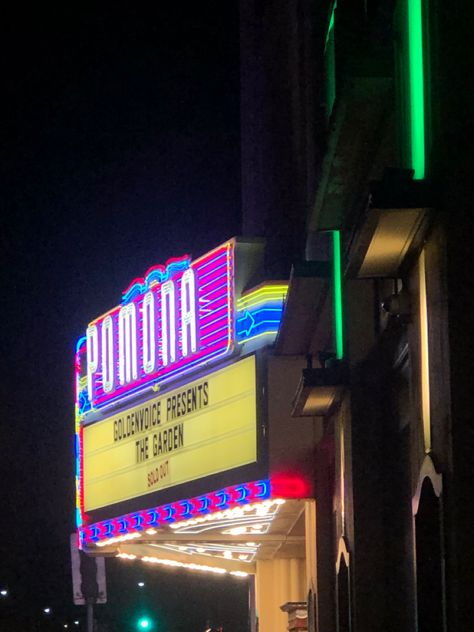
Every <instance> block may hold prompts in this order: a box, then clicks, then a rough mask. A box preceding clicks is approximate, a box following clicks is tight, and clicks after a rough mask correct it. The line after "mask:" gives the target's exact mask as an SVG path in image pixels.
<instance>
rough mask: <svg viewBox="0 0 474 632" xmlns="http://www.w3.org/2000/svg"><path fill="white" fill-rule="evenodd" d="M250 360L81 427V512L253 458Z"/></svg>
mask: <svg viewBox="0 0 474 632" xmlns="http://www.w3.org/2000/svg"><path fill="white" fill-rule="evenodd" d="M256 410H257V405H256V374H255V357H254V356H251V357H248V358H246V359H244V360H241V361H240V362H237V363H235V364H232V365H230V366H228V367H226V368H224V369H221V370H219V371H216V372H214V373H210V374H209V375H206V376H203V377H200V378H199V379H197V380H194V381H193V382H190V383H189V384H186V385H184V386H182V387H181V388H178V389H175V390H173V391H170V392H168V393H166V394H165V395H162V396H160V397H156V398H154V399H151V400H149V401H147V402H145V403H143V404H141V405H137V406H134V407H133V408H129V409H128V410H125V411H123V412H121V413H117V414H116V415H113V416H112V417H109V418H108V419H104V420H103V421H99V422H97V423H94V424H91V425H90V426H85V427H84V444H83V445H84V494H85V510H86V511H91V510H93V509H98V508H99V507H105V506H107V505H111V504H113V503H117V502H121V501H124V500H129V499H130V498H135V497H137V496H142V495H143V494H148V493H151V492H155V491H157V490H160V489H166V488H168V487H172V486H174V485H179V484H181V483H186V482H188V481H192V480H196V479H198V478H202V477H204V476H209V475H211V474H217V473H218V472H224V471H226V470H230V469H232V468H234V467H239V466H242V465H247V464H249V463H254V462H255V461H256V460H257V432H256V427H257V426H256V414H257V413H256Z"/></svg>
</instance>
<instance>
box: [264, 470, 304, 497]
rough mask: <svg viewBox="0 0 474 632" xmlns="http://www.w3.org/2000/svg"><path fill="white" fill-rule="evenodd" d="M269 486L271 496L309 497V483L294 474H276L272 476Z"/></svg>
mask: <svg viewBox="0 0 474 632" xmlns="http://www.w3.org/2000/svg"><path fill="white" fill-rule="evenodd" d="M270 486H271V497H272V498H310V497H311V488H312V485H311V483H310V482H309V481H308V480H307V479H305V478H303V477H302V476H298V475H296V474H277V475H275V476H272V479H271V482H270Z"/></svg>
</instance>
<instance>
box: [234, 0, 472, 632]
mask: <svg viewBox="0 0 474 632" xmlns="http://www.w3.org/2000/svg"><path fill="white" fill-rule="evenodd" d="M469 17H470V16H469V11H468V9H467V7H465V6H463V4H462V3H461V2H454V3H449V6H448V5H447V3H441V2H436V1H435V2H427V1H425V0H397V1H388V0H378V1H375V0H374V1H369V2H367V1H364V2H362V0H360V1H353V2H351V1H348V0H338V1H337V2H336V1H334V2H320V3H316V2H312V1H310V0H299V1H295V2H280V1H274V2H273V1H272V2H266V3H261V2H256V1H255V2H252V1H248V2H242V3H241V37H242V39H241V42H242V43H241V77H242V173H243V178H242V185H243V195H242V199H243V214H244V230H246V231H248V232H249V233H251V234H253V235H259V236H262V237H265V239H266V240H267V251H266V260H265V268H264V271H263V274H264V275H266V276H267V277H268V278H271V277H272V275H276V276H277V277H279V278H286V277H288V276H289V278H290V282H289V289H288V295H287V298H286V303H285V310H284V315H283V320H282V324H281V328H280V331H279V334H278V336H277V339H276V343H275V346H274V350H273V352H274V353H275V355H276V356H277V357H286V358H291V357H294V358H296V357H299V358H306V362H307V364H306V369H304V370H303V371H302V373H301V376H300V381H299V385H298V386H297V388H296V389H295V392H294V402H293V422H292V423H293V427H294V428H296V427H297V426H298V424H299V423H301V422H302V420H303V419H305V418H306V419H307V418H311V419H313V420H314V422H315V423H316V422H317V421H316V420H319V422H321V424H322V426H321V428H322V430H321V434H320V439H319V441H318V442H317V446H316V448H315V451H314V482H315V485H314V489H315V493H314V496H315V499H316V500H315V508H316V509H315V515H314V516H313V518H312V520H310V521H309V522H307V531H306V555H307V565H306V568H307V577H306V594H304V595H300V597H299V598H300V599H301V600H305V601H307V604H308V608H309V618H308V624H309V626H310V628H311V629H312V630H320V631H321V632H323V631H324V632H325V631H327V630H338V631H341V632H342V631H348V630H354V631H359V630H360V631H362V630H364V632H367V631H368V630H374V631H375V630H377V631H378V630H406V631H407V632H408V631H413V632H414V631H415V630H419V631H421V630H423V631H424V630H430V631H434V630H436V631H438V630H439V631H440V632H441V631H445V630H456V631H458V630H459V631H460V630H470V629H472V621H473V612H472V609H473V600H472V594H473V577H472V576H473V573H472V556H473V547H472V544H471V543H470V539H471V538H470V524H471V518H472V516H473V515H474V513H473V508H472V503H473V500H472V484H471V473H470V469H471V464H472V454H473V448H474V445H473V442H474V433H473V431H472V427H473V425H472V424H473V417H472V394H471V393H472V387H471V383H470V382H471V375H472V373H473V371H472V369H473V366H472V364H473V360H472V358H473V354H472V352H471V351H472V349H471V348H472V345H473V341H474V335H473V328H472V325H471V322H470V320H471V319H470V312H471V306H472V291H471V290H472V281H471V279H470V266H469V261H470V238H469V235H470V226H471V223H470V221H469V220H470V217H469V216H470V208H471V200H472V196H471V184H470V174H471V173H472V149H471V146H470V143H469V141H468V138H467V133H466V132H467V129H466V121H467V120H468V119H469V118H470V114H469V112H470V105H471V104H472V88H467V87H466V81H465V77H466V74H465V73H466V71H467V67H466V66H467V63H466V60H467V59H468V57H469V54H468V49H469V33H468V27H467V24H468V23H469V19H468V18H469ZM339 265H340V270H341V275H340V277H341V278H338V276H337V275H338V272H337V270H338V266H339ZM328 270H329V271H328ZM338 283H340V285H338ZM312 538H314V543H313V544H312V543H311V539H312ZM313 545H314V546H313ZM311 557H312V561H311ZM265 629H267V628H265Z"/></svg>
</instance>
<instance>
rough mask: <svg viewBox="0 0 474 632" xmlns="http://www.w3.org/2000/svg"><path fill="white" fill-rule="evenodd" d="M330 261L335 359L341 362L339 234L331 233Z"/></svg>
mask: <svg viewBox="0 0 474 632" xmlns="http://www.w3.org/2000/svg"><path fill="white" fill-rule="evenodd" d="M332 244H333V250H332V259H333V296H334V333H335V339H336V340H335V342H336V357H337V359H338V360H342V358H343V357H344V327H343V313H342V260H341V233H340V231H338V230H333V231H332Z"/></svg>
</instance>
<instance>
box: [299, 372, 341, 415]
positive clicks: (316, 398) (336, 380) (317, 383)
mask: <svg viewBox="0 0 474 632" xmlns="http://www.w3.org/2000/svg"><path fill="white" fill-rule="evenodd" d="M348 382H349V379H348V370H347V365H346V363H345V362H343V361H338V360H333V361H332V363H331V365H330V366H327V367H326V368H317V369H314V368H312V367H311V366H309V367H308V368H306V369H303V373H302V376H301V379H300V382H299V384H298V389H297V391H296V394H295V398H294V400H293V410H292V413H291V415H292V417H326V416H327V415H329V414H331V413H333V412H334V411H335V410H336V409H337V407H338V406H339V405H340V403H341V401H342V397H343V394H344V390H345V387H346V386H347V384H348Z"/></svg>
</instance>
